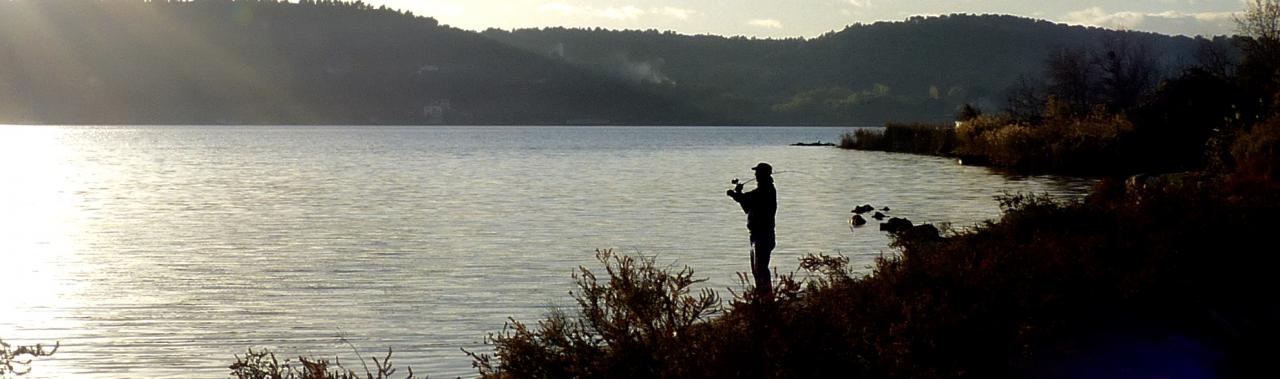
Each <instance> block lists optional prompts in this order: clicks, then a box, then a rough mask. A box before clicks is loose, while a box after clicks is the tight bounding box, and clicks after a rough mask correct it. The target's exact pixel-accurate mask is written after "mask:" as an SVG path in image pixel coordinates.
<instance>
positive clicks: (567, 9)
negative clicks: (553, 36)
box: [538, 2, 581, 16]
mask: <svg viewBox="0 0 1280 379" xmlns="http://www.w3.org/2000/svg"><path fill="white" fill-rule="evenodd" d="M538 11H539V12H551V13H559V14H562V15H565V16H572V15H574V14H577V13H579V12H580V11H581V9H579V8H578V7H576V6H573V5H569V4H566V3H561V2H554V3H544V4H542V5H539V6H538Z"/></svg>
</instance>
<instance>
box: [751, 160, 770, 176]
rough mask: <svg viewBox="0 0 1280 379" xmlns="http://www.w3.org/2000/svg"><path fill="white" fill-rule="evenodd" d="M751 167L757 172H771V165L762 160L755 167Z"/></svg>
mask: <svg viewBox="0 0 1280 379" xmlns="http://www.w3.org/2000/svg"><path fill="white" fill-rule="evenodd" d="M751 169H752V170H756V171H758V172H762V173H765V174H772V173H773V166H770V165H769V164H768V163H764V162H760V164H758V165H756V167H752V168H751Z"/></svg>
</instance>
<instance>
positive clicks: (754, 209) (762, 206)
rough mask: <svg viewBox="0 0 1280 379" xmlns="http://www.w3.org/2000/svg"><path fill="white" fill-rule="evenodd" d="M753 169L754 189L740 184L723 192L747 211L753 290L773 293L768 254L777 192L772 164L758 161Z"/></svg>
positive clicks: (772, 244) (775, 210)
mask: <svg viewBox="0 0 1280 379" xmlns="http://www.w3.org/2000/svg"><path fill="white" fill-rule="evenodd" d="M751 169H752V170H755V172H756V189H754V190H751V191H750V192H745V193H744V192H742V184H741V183H739V184H738V185H737V187H734V189H731V190H729V191H728V192H727V194H728V195H729V197H732V198H733V200H735V201H737V202H738V204H740V205H742V211H743V212H746V213H747V230H750V231H751V276H753V277H755V280H756V290H757V291H760V293H764V294H767V293H771V292H773V283H772V282H770V281H769V254H770V253H772V252H773V247H774V245H775V244H776V243H775V242H774V235H773V216H774V214H775V213H777V212H778V193H777V190H775V189H774V188H773V166H770V165H769V164H768V163H760V164H758V165H756V167H752V168H751Z"/></svg>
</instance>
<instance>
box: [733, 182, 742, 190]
mask: <svg viewBox="0 0 1280 379" xmlns="http://www.w3.org/2000/svg"><path fill="white" fill-rule="evenodd" d="M733 190H734V191H738V192H742V183H738V185H736V186H734V187H733Z"/></svg>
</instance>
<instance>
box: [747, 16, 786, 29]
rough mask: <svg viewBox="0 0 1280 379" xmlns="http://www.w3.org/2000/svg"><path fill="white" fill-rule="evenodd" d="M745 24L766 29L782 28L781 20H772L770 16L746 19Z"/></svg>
mask: <svg viewBox="0 0 1280 379" xmlns="http://www.w3.org/2000/svg"><path fill="white" fill-rule="evenodd" d="M747 25H751V26H755V27H760V28H767V29H782V21H778V20H774V19H772V18H761V19H755V20H751V21H747Z"/></svg>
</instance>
